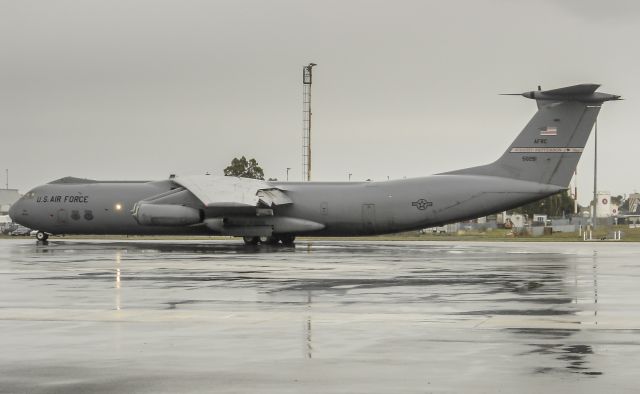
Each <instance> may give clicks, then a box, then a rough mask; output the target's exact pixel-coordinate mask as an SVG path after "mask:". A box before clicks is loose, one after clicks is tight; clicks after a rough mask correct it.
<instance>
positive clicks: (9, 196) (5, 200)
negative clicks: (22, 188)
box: [0, 189, 21, 215]
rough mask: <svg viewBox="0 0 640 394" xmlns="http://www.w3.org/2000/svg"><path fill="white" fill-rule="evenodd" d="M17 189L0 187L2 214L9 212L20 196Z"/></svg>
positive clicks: (0, 210)
mask: <svg viewBox="0 0 640 394" xmlns="http://www.w3.org/2000/svg"><path fill="white" fill-rule="evenodd" d="M20 197H21V196H20V193H18V190H17V189H0V215H6V214H8V213H9V208H11V205H13V203H14V202H16V201H18V199H19V198H20Z"/></svg>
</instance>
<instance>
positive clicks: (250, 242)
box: [242, 237, 260, 245]
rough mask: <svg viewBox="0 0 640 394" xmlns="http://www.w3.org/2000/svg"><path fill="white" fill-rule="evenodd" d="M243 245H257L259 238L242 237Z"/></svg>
mask: <svg viewBox="0 0 640 394" xmlns="http://www.w3.org/2000/svg"><path fill="white" fill-rule="evenodd" d="M242 240H243V241H244V244H245V245H257V244H258V242H260V237H242Z"/></svg>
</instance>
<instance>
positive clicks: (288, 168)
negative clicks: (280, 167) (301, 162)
mask: <svg viewBox="0 0 640 394" xmlns="http://www.w3.org/2000/svg"><path fill="white" fill-rule="evenodd" d="M290 169H291V167H287V182H289V170H290Z"/></svg>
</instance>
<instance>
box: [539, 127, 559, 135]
mask: <svg viewBox="0 0 640 394" xmlns="http://www.w3.org/2000/svg"><path fill="white" fill-rule="evenodd" d="M540 135H558V128H557V127H555V126H547V127H545V128H544V129H540Z"/></svg>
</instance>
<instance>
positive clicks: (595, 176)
mask: <svg viewBox="0 0 640 394" xmlns="http://www.w3.org/2000/svg"><path fill="white" fill-rule="evenodd" d="M593 142H594V153H593V226H592V227H593V229H594V230H595V229H596V222H597V221H598V213H597V212H598V120H597V119H596V125H595V130H594V141H593Z"/></svg>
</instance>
